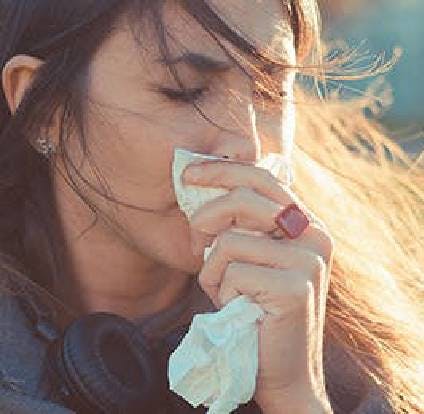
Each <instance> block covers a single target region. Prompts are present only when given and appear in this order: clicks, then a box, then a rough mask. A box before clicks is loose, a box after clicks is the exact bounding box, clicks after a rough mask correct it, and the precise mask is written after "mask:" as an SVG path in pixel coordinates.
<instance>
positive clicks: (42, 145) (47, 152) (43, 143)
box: [35, 137, 55, 158]
mask: <svg viewBox="0 0 424 414" xmlns="http://www.w3.org/2000/svg"><path fill="white" fill-rule="evenodd" d="M35 144H36V147H35V149H36V150H37V151H38V152H39V153H40V154H41V155H44V156H45V157H46V158H50V157H51V155H52V154H53V153H54V152H55V148H54V145H53V143H52V142H51V141H50V139H49V138H48V137H38V138H37V139H36V140H35Z"/></svg>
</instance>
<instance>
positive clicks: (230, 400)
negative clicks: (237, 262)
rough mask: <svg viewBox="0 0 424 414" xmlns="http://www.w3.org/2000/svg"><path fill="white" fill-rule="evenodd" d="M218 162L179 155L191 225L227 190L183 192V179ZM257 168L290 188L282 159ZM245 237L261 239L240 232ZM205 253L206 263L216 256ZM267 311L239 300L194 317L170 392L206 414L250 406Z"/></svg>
mask: <svg viewBox="0 0 424 414" xmlns="http://www.w3.org/2000/svg"><path fill="white" fill-rule="evenodd" d="M207 159H219V158H217V157H211V156H205V155H202V154H194V153H191V152H189V151H186V150H182V149H177V150H176V151H175V158H174V164H173V181H174V187H175V192H176V196H177V201H178V204H179V206H180V208H181V210H182V211H183V212H184V213H185V214H186V215H187V217H188V219H190V218H191V217H192V215H193V214H194V212H195V211H196V210H197V209H198V208H200V207H201V206H202V205H204V204H205V203H206V202H207V201H210V200H212V199H214V198H216V197H218V196H221V195H224V194H226V193H228V190H226V189H223V188H206V187H196V186H191V185H188V186H185V185H183V183H182V180H181V176H182V173H183V171H184V169H185V168H186V167H187V165H189V164H190V163H192V162H196V161H203V160H207ZM258 166H260V167H262V168H266V169H268V170H269V171H270V172H271V173H272V174H273V175H275V176H283V179H285V180H286V182H287V183H290V182H291V179H292V176H291V174H290V169H289V168H288V166H287V164H286V163H285V162H284V160H283V159H282V157H281V156H278V155H277V154H272V155H270V156H269V157H267V158H265V159H263V160H261V161H260V162H259V163H258ZM239 231H240V232H244V233H246V234H249V233H257V232H252V231H249V230H243V229H239ZM214 245H215V242H214V243H213V244H212V246H211V247H207V248H206V249H205V253H204V258H205V260H206V259H207V257H208V256H209V254H210V253H211V251H212V250H213V248H214ZM263 315H264V312H263V310H262V309H261V308H260V307H259V306H258V305H257V304H255V303H253V302H251V301H250V299H249V298H248V297H246V296H245V295H240V296H239V297H237V298H235V299H234V300H232V301H231V302H229V303H228V304H227V305H226V306H225V307H224V308H222V309H221V310H220V311H219V312H216V313H206V314H199V315H195V317H194V318H193V322H192V324H191V326H190V329H189V332H188V333H187V335H186V336H185V337H184V338H183V340H182V342H181V344H180V345H179V347H178V348H177V349H176V350H175V351H174V353H173V354H172V355H171V357H170V359H169V368H168V376H169V383H170V388H171V390H173V391H174V392H176V393H177V394H179V395H181V396H182V397H184V398H185V399H186V400H187V401H188V402H189V403H190V404H191V405H192V406H194V407H197V406H199V405H200V404H203V405H205V406H206V407H209V410H208V413H210V414H214V413H221V414H226V413H230V412H232V411H233V410H235V409H236V408H237V407H238V406H239V405H240V404H244V403H247V402H248V401H250V400H251V398H252V396H253V394H254V391H255V385H256V375H257V371H258V327H257V321H258V320H259V319H260V318H261V317H262V316H263Z"/></svg>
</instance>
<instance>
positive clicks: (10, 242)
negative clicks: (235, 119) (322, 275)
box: [0, 0, 424, 414]
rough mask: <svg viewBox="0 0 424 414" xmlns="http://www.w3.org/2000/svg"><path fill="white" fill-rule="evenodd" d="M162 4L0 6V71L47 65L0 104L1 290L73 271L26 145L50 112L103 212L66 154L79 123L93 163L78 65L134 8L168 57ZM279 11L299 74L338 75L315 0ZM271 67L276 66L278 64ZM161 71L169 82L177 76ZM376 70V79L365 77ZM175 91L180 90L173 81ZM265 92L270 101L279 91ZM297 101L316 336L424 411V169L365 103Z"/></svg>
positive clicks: (235, 37) (200, 9) (201, 11)
mask: <svg viewBox="0 0 424 414" xmlns="http://www.w3.org/2000/svg"><path fill="white" fill-rule="evenodd" d="M164 3H165V1H162V0H161V1H158V0H102V1H97V0H96V1H87V0H73V1H72V2H61V3H60V6H59V5H58V3H57V0H33V1H31V2H28V1H24V0H14V1H13V2H10V3H8V4H7V5H2V9H3V10H1V13H0V16H2V22H1V34H0V40H1V41H0V63H1V65H2V67H4V65H5V64H6V62H7V61H8V59H10V58H11V57H12V56H14V55H16V54H19V53H22V54H30V55H34V56H36V57H39V58H40V59H43V60H44V62H45V64H44V65H43V67H42V69H41V70H40V71H39V72H38V73H37V76H36V78H35V80H34V82H33V84H32V86H31V88H30V89H29V90H28V91H27V93H26V94H25V97H24V99H23V101H22V103H21V105H20V106H19V108H18V111H17V113H16V114H15V115H13V116H12V114H11V113H10V111H9V109H8V107H7V103H6V99H5V96H4V95H3V94H2V95H1V96H0V149H1V151H0V251H1V254H2V260H1V266H2V268H3V271H4V272H3V273H4V278H3V280H2V282H4V283H3V285H4V287H6V285H7V284H8V283H6V280H7V281H10V280H11V281H13V282H17V281H18V280H19V281H20V283H19V284H18V285H20V286H23V285H24V284H25V281H28V282H31V283H30V284H31V286H32V287H34V288H43V292H44V293H46V295H47V293H48V292H50V295H49V296H50V297H53V295H52V293H54V292H55V287H56V286H57V285H59V284H60V280H61V279H62V280H63V278H65V277H67V275H69V273H70V269H69V268H68V262H67V260H66V253H67V252H66V249H65V244H64V241H63V235H62V230H61V227H60V224H59V221H58V218H57V211H56V204H55V201H54V193H53V186H52V179H53V172H54V166H53V165H51V164H49V163H48V162H47V161H46V160H45V159H44V158H42V157H41V156H40V155H39V154H38V153H36V152H35V151H34V150H33V148H32V146H31V139H33V138H34V137H36V136H38V135H39V134H40V131H41V128H42V125H44V124H46V123H47V122H48V120H49V119H50V118H51V117H52V115H53V113H55V112H56V111H60V115H61V120H62V128H61V135H60V141H59V142H60V144H59V149H60V151H59V154H60V156H61V157H62V159H63V165H64V166H65V167H66V171H65V173H66V179H67V182H68V184H69V185H70V186H72V188H73V189H74V190H75V191H76V192H78V194H79V195H80V196H81V198H82V199H83V200H84V201H85V202H86V203H87V206H88V207H89V208H90V209H92V211H93V212H94V213H95V214H96V217H97V215H102V212H101V211H99V210H98V208H97V206H96V205H95V204H94V203H93V202H92V200H90V199H89V198H88V197H86V195H85V193H84V192H83V191H81V187H82V184H87V185H89V186H90V187H91V188H92V189H93V190H95V191H97V192H99V193H100V194H101V195H103V196H105V197H109V193H108V188H107V183H105V182H104V181H103V180H102V178H101V172H100V171H98V169H97V168H96V166H95V165H92V167H93V171H96V174H97V176H98V177H99V180H98V182H97V183H87V182H86V179H85V177H82V176H81V175H80V174H79V172H78V168H77V166H76V165H74V164H73V162H72V157H70V154H69V153H68V151H67V145H68V138H69V135H70V134H69V132H70V131H71V129H75V128H76V129H77V131H78V132H79V137H80V138H79V139H80V142H79V143H80V146H81V149H82V150H83V152H84V154H85V157H86V159H87V160H88V162H90V153H89V151H88V147H87V145H86V141H85V139H86V138H85V136H84V130H85V129H84V121H85V117H84V115H85V111H84V110H85V106H84V101H83V100H82V98H81V96H82V94H81V91H83V89H84V87H85V85H86V84H85V81H86V77H85V75H86V69H87V67H88V64H89V61H90V58H91V57H92V55H93V54H94V52H95V51H96V49H97V48H98V47H99V46H100V45H101V43H102V41H103V40H104V39H105V38H106V37H107V36H108V35H110V33H111V32H112V28H113V22H114V21H115V20H116V19H117V18H118V16H120V15H122V13H123V12H124V11H128V10H132V11H136V12H137V13H133V14H132V15H133V19H132V20H133V21H141V20H143V21H145V20H146V19H148V20H149V21H151V22H153V27H154V28H155V29H156V34H157V36H158V41H159V43H160V45H161V50H162V52H163V53H164V54H166V53H167V47H166V35H167V34H166V31H165V30H164V27H163V25H162V24H161V8H162V7H163V6H164ZM2 4H5V3H2ZM181 4H182V6H183V7H185V9H186V10H187V11H188V12H189V13H190V14H191V15H192V16H193V17H194V18H195V19H196V20H197V21H198V22H199V23H200V24H201V25H202V26H203V27H204V28H205V30H206V31H208V33H210V34H211V36H212V37H214V36H215V35H217V34H219V35H220V36H224V37H226V38H227V40H229V41H230V42H231V43H232V44H233V45H234V46H236V47H237V48H238V49H239V50H240V51H241V52H245V53H248V54H251V55H252V54H253V55H254V56H255V57H258V58H261V59H263V60H267V59H268V60H270V59H269V57H266V56H261V55H260V54H259V53H258V52H257V51H256V50H255V48H254V47H253V46H252V45H251V44H250V43H249V42H248V40H246V39H244V38H243V37H242V36H241V35H240V34H238V33H236V32H235V31H234V30H233V29H231V27H229V26H228V25H226V24H225V22H224V20H223V19H222V18H220V16H219V15H217V14H216V13H215V12H214V10H212V9H211V8H210V7H209V6H208V4H207V2H206V1H203V0H181ZM284 5H285V7H286V6H287V7H290V10H289V13H290V16H291V19H292V25H293V28H294V29H295V35H296V48H297V54H298V59H299V62H301V67H299V70H300V71H303V72H304V73H305V74H309V75H312V76H313V77H314V78H315V79H317V80H318V81H317V83H318V82H319V81H323V80H324V79H325V78H326V77H327V78H328V77H330V76H332V75H334V73H336V72H337V71H339V70H342V67H343V63H344V62H348V61H349V59H351V58H352V57H353V56H354V55H352V54H349V53H347V54H345V55H344V57H342V58H340V59H338V60H336V61H334V60H333V61H332V62H328V60H326V59H325V58H323V52H322V48H323V47H322V45H321V44H320V23H319V14H318V10H317V6H316V4H315V0H293V1H291V2H290V1H287V2H284ZM49 23H52V24H49ZM165 60H166V59H165ZM270 63H272V64H275V65H278V64H279V62H278V61H277V60H275V59H273V60H272V61H270ZM382 66H383V67H384V65H380V68H381V67H382ZM170 69H171V72H172V73H173V75H174V76H175V77H176V78H177V80H178V73H177V72H176V71H175V70H172V69H173V68H170ZM372 73H375V71H373V70H371V71H370V72H369V73H366V75H369V74H372ZM348 75H350V76H352V75H353V74H352V72H350V73H349V74H348ZM360 75H361V76H362V75H364V73H362V74H360ZM266 81H267V78H266V74H264V85H269V83H266ZM180 86H181V87H182V89H184V85H183V84H181V82H180ZM324 86H325V85H324ZM318 89H319V90H320V94H319V95H321V96H323V95H324V96H326V94H325V93H323V89H322V82H321V84H319V85H318ZM274 95H275V96H276V98H275V99H276V100H277V99H278V94H274ZM274 95H272V96H274ZM296 100H297V103H298V105H297V107H298V111H297V140H296V145H295V151H294V167H295V176H296V177H297V178H296V181H295V184H294V191H295V192H296V193H297V194H298V195H299V196H300V197H301V198H302V199H303V201H304V202H305V204H306V205H307V206H308V207H310V208H311V210H312V211H313V212H314V213H315V214H316V215H317V216H318V217H319V218H320V219H321V220H322V221H323V222H324V223H325V224H326V225H327V226H328V229H329V231H330V233H331V234H332V236H333V238H334V240H335V242H336V249H335V257H334V263H333V268H332V275H331V285H330V291H329V296H328V304H327V317H326V326H325V330H326V332H325V340H331V341H335V342H337V343H339V344H340V345H341V346H342V347H343V348H345V349H346V350H347V351H348V352H349V353H350V355H351V356H352V358H353V359H354V360H355V361H357V362H358V364H359V365H360V366H361V367H362V368H363V370H364V372H365V373H366V374H367V375H368V377H369V379H370V381H372V382H373V383H374V384H376V385H377V386H378V387H379V388H381V389H382V390H383V391H384V393H385V395H386V396H387V400H388V401H389V402H390V403H391V405H392V406H393V408H394V410H395V411H396V412H408V413H416V414H418V413H422V412H424V397H423V394H422V386H423V385H424V369H423V361H424V351H423V345H424V326H423V316H424V308H423V300H422V299H423V298H424V286H423V277H422V275H423V274H424V269H423V264H424V257H423V252H424V249H423V244H424V240H423V235H422V233H423V232H422V224H423V221H424V212H423V205H424V204H423V201H424V194H423V190H422V189H423V185H422V184H423V174H422V169H420V168H419V167H418V165H416V164H414V163H413V162H412V161H411V160H410V159H409V158H408V156H407V155H406V154H404V153H403V152H402V150H401V149H400V148H399V147H398V146H397V145H396V144H394V143H393V142H392V140H391V139H390V138H389V134H387V133H386V131H384V129H383V128H382V127H381V126H380V125H378V123H376V122H374V121H372V120H370V119H368V118H367V117H366V116H365V115H364V108H365V107H366V106H367V105H370V103H371V101H369V100H368V99H364V98H361V99H356V100H351V101H340V100H338V99H336V98H333V97H332V95H327V96H326V98H322V97H321V98H314V97H313V96H310V94H309V93H308V92H305V91H303V90H301V89H299V90H298V93H297V96H296ZM193 104H194V105H195V103H194V102H193ZM199 113H200V114H201V112H200V110H199ZM201 115H202V114H201ZM114 201H115V202H118V203H119V200H114ZM103 218H104V217H103ZM94 224H95V221H94V223H93V225H94ZM110 224H111V225H113V223H112V222H111V223H110ZM88 230H89V229H87V231H88ZM23 275H25V276H23ZM16 284H17V283H15V285H16ZM22 291H23V290H21V292H22ZM69 311H70V312H71V310H69Z"/></svg>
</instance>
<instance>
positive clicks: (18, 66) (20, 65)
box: [2, 55, 44, 114]
mask: <svg viewBox="0 0 424 414" xmlns="http://www.w3.org/2000/svg"><path fill="white" fill-rule="evenodd" d="M43 63H44V62H43V61H42V60H40V59H37V58H35V57H32V56H27V55H16V56H14V57H12V58H11V59H10V60H9V61H8V62H7V63H6V65H5V66H4V68H3V73H2V82H3V91H4V94H5V96H6V100H7V103H8V105H9V109H10V111H11V113H12V114H14V113H15V112H16V109H17V108H18V106H19V105H20V103H21V101H22V98H23V97H24V95H25V92H26V91H27V90H28V89H29V87H30V86H31V83H32V81H33V79H34V75H35V74H36V72H37V70H38V69H39V68H40V67H41V65H42V64H43Z"/></svg>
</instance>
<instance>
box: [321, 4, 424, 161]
mask: <svg viewBox="0 0 424 414" xmlns="http://www.w3.org/2000/svg"><path fill="white" fill-rule="evenodd" d="M320 2H321V9H322V13H323V21H324V27H325V37H326V38H327V39H332V38H335V37H341V38H343V39H344V40H347V41H348V43H349V44H350V45H354V46H355V45H358V44H359V43H360V42H362V41H363V40H364V39H365V40H366V48H367V49H369V50H370V51H371V52H374V53H376V52H379V51H382V50H384V51H386V53H387V56H390V55H391V53H392V51H393V50H394V48H396V47H400V48H401V49H402V50H403V54H402V57H401V59H400V61H399V63H398V64H397V65H396V66H395V67H394V68H393V69H392V70H391V71H390V72H389V73H388V74H386V75H385V79H386V80H387V82H388V83H389V85H391V88H392V96H393V104H392V105H391V106H390V108H388V110H387V111H385V112H384V114H383V115H382V118H381V119H382V121H383V123H384V124H385V125H386V126H387V127H389V128H390V130H391V131H392V132H393V134H394V135H395V136H397V137H398V140H399V142H400V143H401V145H402V146H403V147H404V148H405V149H406V150H407V151H408V152H409V153H411V155H416V154H417V153H418V152H419V151H422V150H424V0H320ZM349 86H350V87H354V88H358V89H361V90H365V89H366V87H367V82H366V81H359V82H353V85H352V82H349Z"/></svg>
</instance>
